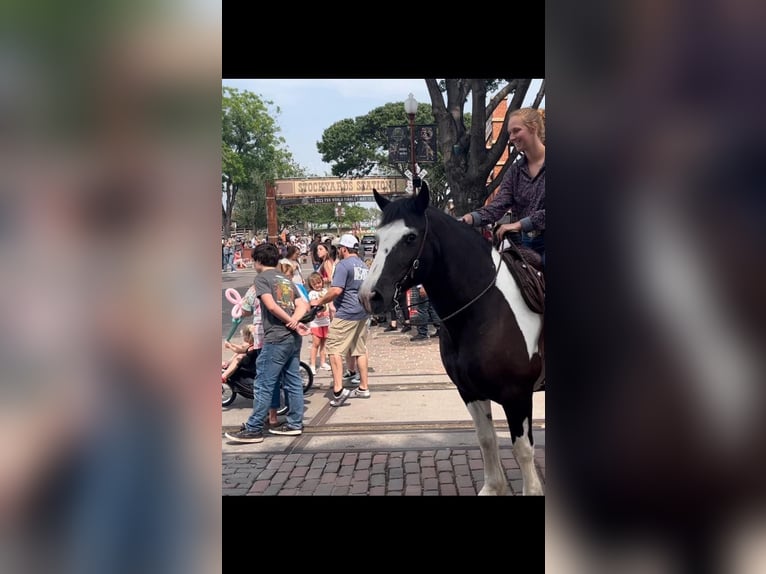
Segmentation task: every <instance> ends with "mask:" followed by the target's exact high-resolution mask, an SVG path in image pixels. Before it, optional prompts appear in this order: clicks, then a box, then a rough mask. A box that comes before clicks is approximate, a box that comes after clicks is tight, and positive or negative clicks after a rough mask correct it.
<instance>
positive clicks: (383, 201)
mask: <svg viewBox="0 0 766 574" xmlns="http://www.w3.org/2000/svg"><path fill="white" fill-rule="evenodd" d="M372 196H373V197H374V198H375V203H377V204H378V207H379V208H380V210H381V211H383V210H384V209H385V208H386V206H387V205H388V204H389V203H391V200H390V199H386V198H385V197H383V196H382V195H380V194H379V193H378V190H377V189H375V188H374V187H373V188H372Z"/></svg>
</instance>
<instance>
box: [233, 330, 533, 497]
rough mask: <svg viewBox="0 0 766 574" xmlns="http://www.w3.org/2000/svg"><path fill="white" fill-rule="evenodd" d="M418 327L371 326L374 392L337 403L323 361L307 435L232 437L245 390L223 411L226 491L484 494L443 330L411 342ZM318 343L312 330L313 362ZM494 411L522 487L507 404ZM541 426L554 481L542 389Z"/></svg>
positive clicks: (245, 407) (506, 456)
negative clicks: (445, 356) (252, 440)
mask: <svg viewBox="0 0 766 574" xmlns="http://www.w3.org/2000/svg"><path fill="white" fill-rule="evenodd" d="M412 333H414V330H413V331H411V332H409V333H406V334H401V333H399V332H398V331H395V332H391V333H383V329H382V328H381V327H372V328H371V329H370V338H369V341H368V350H369V366H370V372H369V386H370V390H371V392H372V396H371V397H370V398H369V399H349V400H348V401H347V402H346V403H345V404H344V405H343V406H341V407H338V408H334V407H331V406H330V405H329V400H330V395H331V391H330V388H331V375H330V373H329V372H328V371H323V370H319V371H317V374H316V376H315V378H314V387H313V388H312V389H311V390H310V391H309V392H308V393H307V394H306V395H305V409H306V411H305V415H304V433H303V434H302V435H300V436H297V437H286V436H276V435H269V434H268V432H267V433H265V438H264V441H263V442H262V443H258V444H235V443H231V442H229V440H228V439H227V438H226V437H225V436H223V433H224V432H227V431H232V430H237V429H238V428H239V426H240V425H241V424H242V423H243V422H244V421H245V420H246V419H247V417H248V416H249V414H250V411H251V409H252V401H250V400H247V399H244V398H242V397H237V399H236V401H235V402H234V404H233V405H232V406H231V407H230V408H228V409H224V410H223V412H222V466H223V468H222V475H223V491H222V492H223V495H260V494H265V495H333V496H334V495H349V494H350V495H391V496H400V495H468V496H474V495H476V494H477V493H478V491H479V490H480V489H481V487H482V485H483V481H484V477H483V463H482V459H481V453H480V451H479V446H478V441H477V439H476V434H475V431H474V427H473V422H472V420H471V417H470V415H469V414H468V410H467V409H466V407H465V405H464V404H463V402H462V401H461V399H460V396H459V395H458V393H457V390H456V389H455V387H454V385H453V384H452V383H451V382H450V380H449V378H448V377H447V375H446V373H445V372H444V368H443V366H442V364H441V359H440V357H439V342H438V339H428V340H426V341H417V342H411V341H410V340H409V338H410V335H412ZM310 344H311V343H310V337H307V338H305V339H304V344H303V348H302V352H301V358H302V359H303V360H305V361H306V362H309V352H310ZM222 352H223V344H222ZM227 353H228V352H226V353H224V355H227ZM492 416H493V419H494V421H495V426H496V428H497V430H498V439H499V442H500V445H501V449H500V451H501V457H502V462H503V466H504V468H505V469H506V474H507V476H508V480H509V486H510V488H511V493H512V494H521V473H520V470H519V468H518V465H517V464H516V461H515V460H514V458H513V454H512V451H511V440H510V433H509V431H508V426H507V423H506V421H505V415H504V413H503V411H502V409H501V408H500V407H499V405H495V404H493V405H492ZM532 426H533V433H534V438H535V447H536V448H535V461H536V466H537V468H538V471H539V473H540V477H541V479H542V481H543V484H545V393H544V392H538V393H535V397H534V411H533V421H532Z"/></svg>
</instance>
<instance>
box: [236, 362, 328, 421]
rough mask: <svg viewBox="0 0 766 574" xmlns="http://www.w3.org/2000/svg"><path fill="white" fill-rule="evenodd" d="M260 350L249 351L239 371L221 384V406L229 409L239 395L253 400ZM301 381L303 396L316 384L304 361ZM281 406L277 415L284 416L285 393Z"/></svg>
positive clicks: (301, 369)
mask: <svg viewBox="0 0 766 574" xmlns="http://www.w3.org/2000/svg"><path fill="white" fill-rule="evenodd" d="M259 352H260V349H254V350H252V351H249V352H248V353H247V354H246V355H245V357H244V359H242V362H241V363H240V364H239V365H238V366H237V370H236V371H234V372H233V373H232V374H231V375H230V376H229V378H228V379H227V380H226V381H225V382H221V406H222V407H228V406H230V405H231V404H232V403H233V402H234V400H235V399H236V398H237V395H242V396H243V397H245V398H247V399H250V400H252V399H253V398H254V394H253V384H254V383H255V376H256V371H255V360H256V358H257V357H258V353H259ZM299 371H300V374H301V379H302V380H303V394H304V395H305V394H306V393H308V392H309V390H310V389H311V387H312V385H313V384H314V373H312V372H311V368H310V367H309V365H308V364H307V363H305V362H303V361H301V362H300V368H299ZM280 398H281V401H280V406H279V410H278V411H277V414H280V415H281V414H284V413H285V412H287V407H286V406H285V397H284V393H280Z"/></svg>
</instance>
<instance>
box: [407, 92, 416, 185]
mask: <svg viewBox="0 0 766 574" xmlns="http://www.w3.org/2000/svg"><path fill="white" fill-rule="evenodd" d="M404 113H406V114H407V117H408V118H409V119H410V163H411V164H412V165H411V167H410V169H411V170H412V193H413V195H414V194H415V114H416V113H418V102H417V100H416V99H415V97H414V96H413V95H412V94H410V95H409V97H408V98H407V99H406V100H404Z"/></svg>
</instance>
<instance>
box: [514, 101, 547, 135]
mask: <svg viewBox="0 0 766 574" xmlns="http://www.w3.org/2000/svg"><path fill="white" fill-rule="evenodd" d="M514 116H519V117H520V118H521V121H522V122H524V125H525V126H527V127H528V128H529V129H530V130H532V131H534V132H535V133H536V134H537V136H538V137H539V138H540V141H541V142H543V143H545V108H519V109H518V110H514V111H512V112H511V113H510V114H509V116H508V119H509V120H510V119H511V118H512V117H514Z"/></svg>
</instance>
